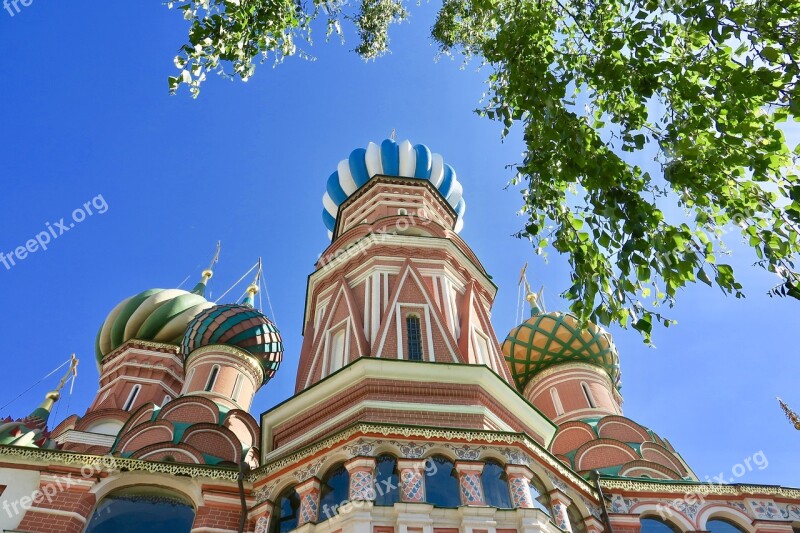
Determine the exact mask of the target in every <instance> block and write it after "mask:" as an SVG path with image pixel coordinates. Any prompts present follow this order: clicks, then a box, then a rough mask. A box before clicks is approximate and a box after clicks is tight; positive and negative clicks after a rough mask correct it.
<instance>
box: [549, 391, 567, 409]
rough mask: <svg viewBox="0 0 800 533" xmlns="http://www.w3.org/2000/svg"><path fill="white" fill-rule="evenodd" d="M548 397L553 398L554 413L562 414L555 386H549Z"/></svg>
mask: <svg viewBox="0 0 800 533" xmlns="http://www.w3.org/2000/svg"><path fill="white" fill-rule="evenodd" d="M550 398H551V399H552V400H553V406H554V407H555V408H556V415H563V414H564V407H562V406H561V398H559V397H558V391H557V390H556V388H555V387H550Z"/></svg>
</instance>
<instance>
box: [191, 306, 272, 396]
mask: <svg viewBox="0 0 800 533" xmlns="http://www.w3.org/2000/svg"><path fill="white" fill-rule="evenodd" d="M211 344H224V345H227V346H235V347H237V348H241V349H242V350H245V351H247V352H248V353H250V354H251V355H252V356H253V357H254V358H255V359H256V360H257V361H258V363H259V365H261V368H263V369H264V383H266V382H267V381H269V380H270V379H271V378H272V376H274V375H275V372H276V371H277V370H278V367H279V366H280V364H281V359H282V358H283V340H282V339H281V334H280V332H279V331H278V328H277V327H275V324H273V323H272V321H271V320H270V319H269V318H267V317H266V316H265V315H264V314H263V313H261V312H260V311H258V310H257V309H254V308H253V307H252V306H250V305H248V304H224V305H217V306H214V307H212V308H210V309H206V310H205V311H203V312H201V313H200V314H199V315H197V316H196V317H195V318H194V319H193V320H192V321H191V322H190V323H189V325H188V327H187V328H186V333H185V334H184V336H183V342H182V343H181V351H182V352H183V357H184V358H187V357H189V356H190V354H191V353H192V352H193V351H194V350H196V349H197V348H201V347H203V346H209V345H211Z"/></svg>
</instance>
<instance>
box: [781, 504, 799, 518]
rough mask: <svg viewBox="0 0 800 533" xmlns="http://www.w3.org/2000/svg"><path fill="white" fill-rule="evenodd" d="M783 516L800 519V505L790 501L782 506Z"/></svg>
mask: <svg viewBox="0 0 800 533" xmlns="http://www.w3.org/2000/svg"><path fill="white" fill-rule="evenodd" d="M781 517H782V518H784V519H786V520H800V505H796V504H793V503H789V504H786V505H784V506H783V507H781Z"/></svg>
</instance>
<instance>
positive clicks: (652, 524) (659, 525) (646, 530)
mask: <svg viewBox="0 0 800 533" xmlns="http://www.w3.org/2000/svg"><path fill="white" fill-rule="evenodd" d="M639 522H640V523H641V524H642V530H641V533H681V530H680V529H678V528H677V527H675V526H673V525H672V524H670V523H669V522H665V521H663V520H660V519H658V518H654V517H652V516H651V517H648V518H642V519H641V520H639Z"/></svg>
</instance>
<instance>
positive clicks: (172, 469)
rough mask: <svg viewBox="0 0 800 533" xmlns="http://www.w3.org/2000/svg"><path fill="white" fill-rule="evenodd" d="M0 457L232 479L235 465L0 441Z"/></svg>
mask: <svg viewBox="0 0 800 533" xmlns="http://www.w3.org/2000/svg"><path fill="white" fill-rule="evenodd" d="M0 458H12V459H18V460H21V461H26V462H30V463H33V464H39V465H42V466H43V467H45V468H46V467H47V466H49V465H51V464H54V463H55V464H59V465H64V466H74V467H75V468H79V469H84V468H85V467H89V468H90V469H91V470H92V472H93V473H101V472H108V473H111V472H118V471H131V472H133V471H139V472H150V473H162V474H172V475H174V476H177V475H181V476H189V477H193V478H194V477H207V478H211V479H221V480H227V481H236V479H237V476H238V475H239V472H238V469H236V468H228V467H222V466H201V465H184V464H180V463H160V462H157V461H143V460H140V459H127V458H123V457H113V456H111V455H92V454H79V453H72V452H65V451H59V450H40V449H38V448H27V447H21V446H2V445H0Z"/></svg>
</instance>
